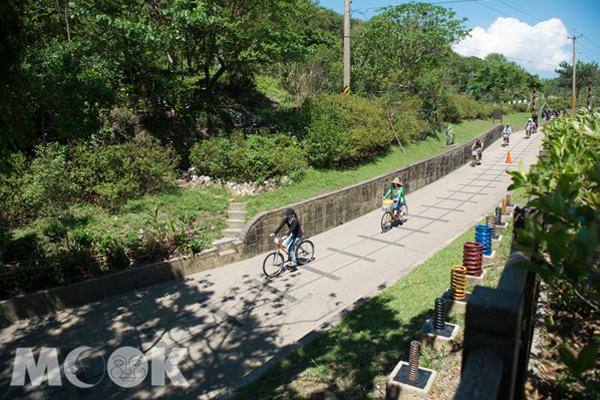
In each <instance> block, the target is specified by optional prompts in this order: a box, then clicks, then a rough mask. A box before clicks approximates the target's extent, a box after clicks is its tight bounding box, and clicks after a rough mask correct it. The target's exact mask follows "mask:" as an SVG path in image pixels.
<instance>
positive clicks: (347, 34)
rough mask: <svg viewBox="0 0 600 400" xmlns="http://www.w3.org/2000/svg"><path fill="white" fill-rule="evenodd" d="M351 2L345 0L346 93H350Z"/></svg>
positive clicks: (350, 0)
mask: <svg viewBox="0 0 600 400" xmlns="http://www.w3.org/2000/svg"><path fill="white" fill-rule="evenodd" d="M350 3H352V0H344V93H346V94H349V93H350Z"/></svg>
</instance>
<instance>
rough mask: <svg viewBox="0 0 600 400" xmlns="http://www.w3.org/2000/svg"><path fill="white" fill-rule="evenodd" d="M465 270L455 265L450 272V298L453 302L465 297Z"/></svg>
mask: <svg viewBox="0 0 600 400" xmlns="http://www.w3.org/2000/svg"><path fill="white" fill-rule="evenodd" d="M466 274H467V269H466V268H465V267H463V266H462V265H455V266H453V267H452V268H451V270H450V297H452V298H453V299H454V300H464V298H465V297H466V289H465V287H466V286H467V276H466Z"/></svg>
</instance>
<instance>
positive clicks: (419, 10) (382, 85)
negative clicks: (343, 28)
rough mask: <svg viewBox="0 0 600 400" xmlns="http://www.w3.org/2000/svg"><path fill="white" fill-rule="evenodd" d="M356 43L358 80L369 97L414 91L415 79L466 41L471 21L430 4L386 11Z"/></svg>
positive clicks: (369, 24) (372, 20)
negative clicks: (377, 93)
mask: <svg viewBox="0 0 600 400" xmlns="http://www.w3.org/2000/svg"><path fill="white" fill-rule="evenodd" d="M381 11H382V12H381V14H378V15H376V16H374V17H373V18H371V19H370V20H369V21H368V22H367V23H366V24H365V26H364V29H363V30H361V31H360V32H359V34H358V35H357V37H356V39H355V40H354V43H353V61H352V63H353V80H356V81H357V83H358V86H359V87H360V88H361V89H362V90H364V91H367V92H372V91H387V90H390V89H394V88H412V85H413V83H414V80H415V79H416V78H417V77H418V76H419V75H420V74H421V73H422V72H423V71H426V70H428V69H431V68H432V67H434V66H435V65H436V63H437V61H438V60H439V59H440V58H441V57H443V56H444V54H447V53H448V52H450V51H451V50H450V44H451V43H454V42H456V41H459V40H460V39H462V38H464V37H465V36H466V35H467V34H468V31H467V30H466V29H465V28H464V26H463V25H462V24H463V22H465V21H466V18H463V19H460V20H455V19H454V15H455V13H454V12H452V11H448V10H446V9H445V8H443V7H441V6H434V5H431V4H427V3H414V2H411V3H405V4H402V5H399V6H396V7H385V8H382V9H381Z"/></svg>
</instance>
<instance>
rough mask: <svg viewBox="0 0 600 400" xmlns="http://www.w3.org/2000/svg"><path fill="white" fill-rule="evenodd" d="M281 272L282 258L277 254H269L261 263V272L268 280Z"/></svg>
mask: <svg viewBox="0 0 600 400" xmlns="http://www.w3.org/2000/svg"><path fill="white" fill-rule="evenodd" d="M281 271H283V257H282V256H281V253H279V252H273V253H271V254H269V255H268V256H267V257H266V258H265V261H264V262H263V272H264V273H265V275H266V276H268V277H269V278H273V277H274V276H277V275H279V274H280V273H281Z"/></svg>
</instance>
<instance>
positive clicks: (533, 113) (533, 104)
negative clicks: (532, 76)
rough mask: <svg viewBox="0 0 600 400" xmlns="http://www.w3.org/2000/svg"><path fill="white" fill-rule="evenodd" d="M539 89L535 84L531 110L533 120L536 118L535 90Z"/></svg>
mask: <svg viewBox="0 0 600 400" xmlns="http://www.w3.org/2000/svg"><path fill="white" fill-rule="evenodd" d="M536 88H537V84H535V83H534V84H533V101H532V108H531V118H532V119H533V118H534V116H535V89H536Z"/></svg>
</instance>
